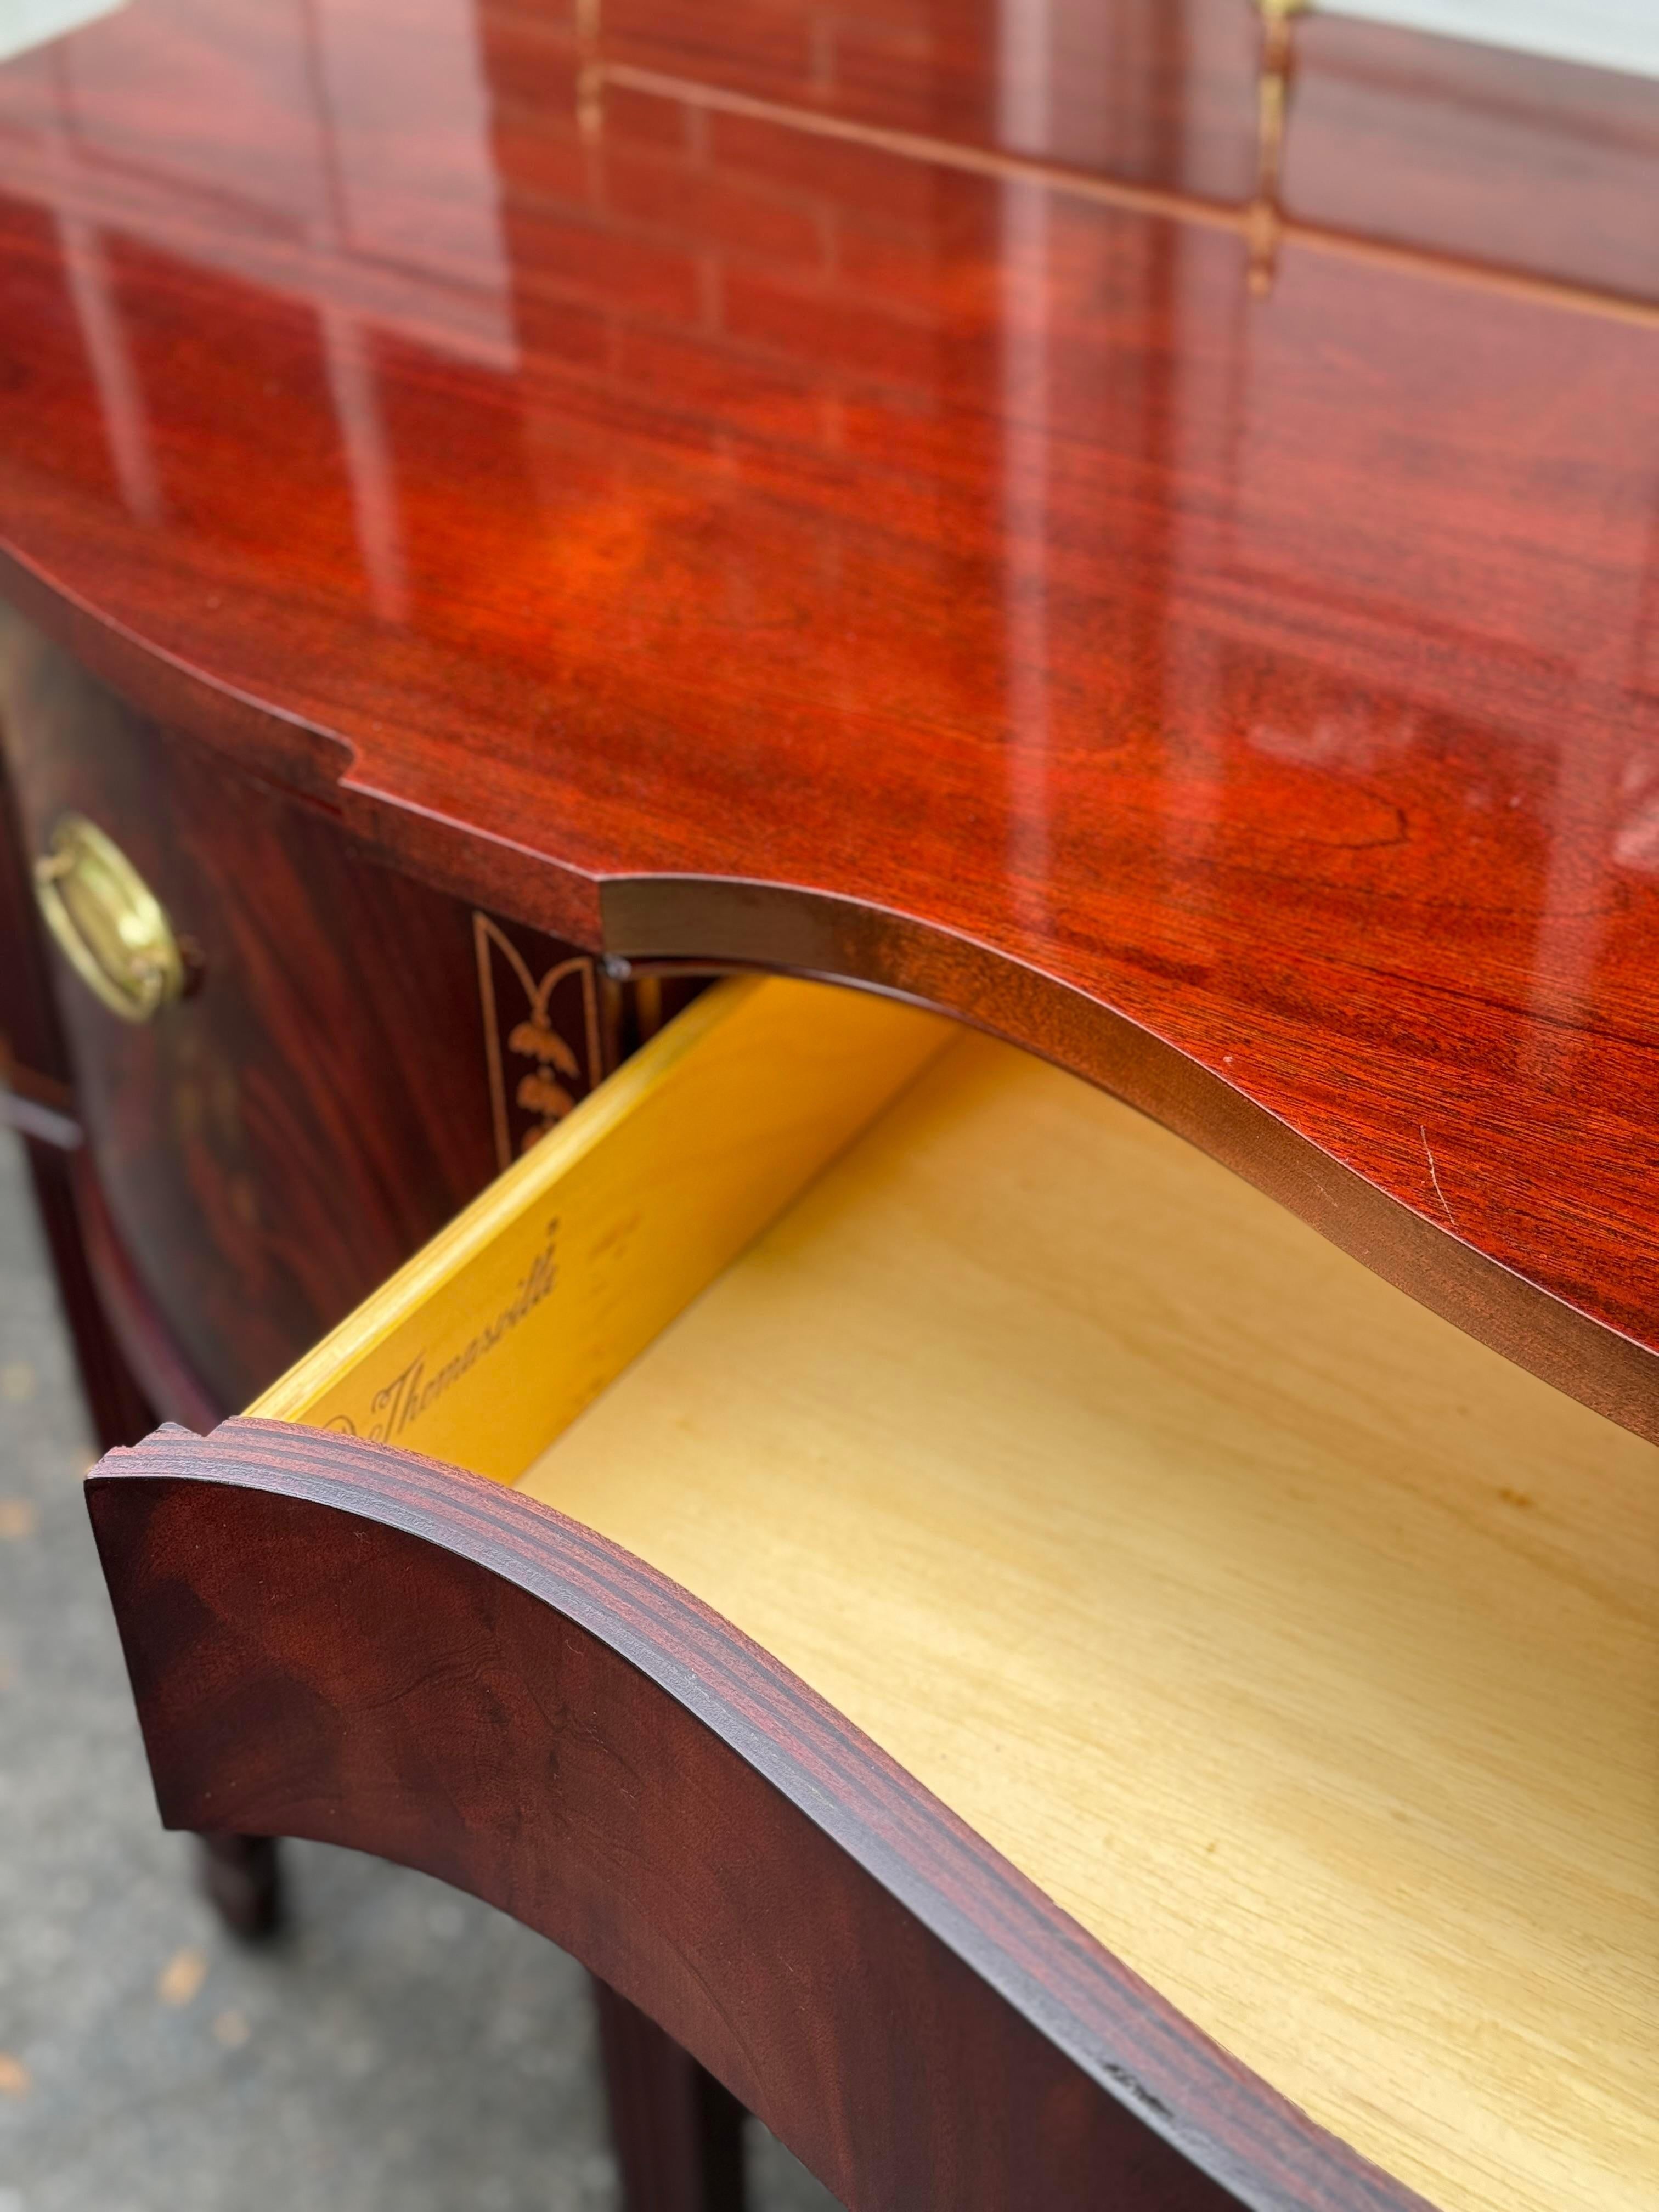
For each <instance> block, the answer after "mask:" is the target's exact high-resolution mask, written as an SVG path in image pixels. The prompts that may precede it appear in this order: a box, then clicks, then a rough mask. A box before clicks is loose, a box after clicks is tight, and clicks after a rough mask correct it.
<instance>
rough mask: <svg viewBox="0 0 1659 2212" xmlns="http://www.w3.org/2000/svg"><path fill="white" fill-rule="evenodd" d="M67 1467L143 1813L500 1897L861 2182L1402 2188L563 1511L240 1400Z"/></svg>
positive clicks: (766, 1665)
mask: <svg viewBox="0 0 1659 2212" xmlns="http://www.w3.org/2000/svg"><path fill="white" fill-rule="evenodd" d="M88 1499H89V1503H90V1505H91V1510H92V1515H93V1521H94V1528H95V1529H96V1532H97V1535H98V1541H99V1546H100V1552H101V1553H102V1556H103V1559H104V1564H105V1571H106V1574H107V1576H108V1578H109V1583H110V1589H111V1594H112V1598H113V1601H114V1605H115V1609H116V1613H117V1617H118V1620H119V1623H120V1627H121V1633H122V1638H123V1642H124V1645H125V1651H126V1656H127V1663H128V1667H129V1669H130V1671H131V1676H132V1682H133V1688H134V1692H135V1695H136V1697H137V1705H138V1711H139V1716H140V1719H141V1721H142V1723H143V1729H144V1737H145V1743H146V1746H147V1748H148V1750H149V1759H150V1765H151V1770H152V1772H153V1773H154V1776H155V1784H156V1791H157V1795H158V1797H159V1799H160V1802H161V1813H162V1817H163V1818H164V1820H167V1822H168V1823H169V1824H170V1825H172V1826H187V1827H197V1828H204V1829H215V1830H219V1831H222V1832H239V1831H240V1832H248V1833H251V1834H286V1835H299V1836H309V1837H314V1838H321V1839H323V1840H325V1841H331V1842H336V1843H343V1844H352V1845H355V1846H356V1847H357V1848H359V1849H362V1850H372V1851H374V1852H377V1853H379V1854H380V1855H381V1856H382V1857H388V1858H392V1859H396V1860H398V1861H401V1862H403V1863H407V1864H410V1865H412V1866H417V1867H421V1868H423V1869H426V1870H428V1872H431V1873H434V1874H436V1875H441V1876H442V1877H443V1878H444V1879H445V1880H446V1881H450V1882H453V1883H455V1884H457V1885H459V1887H463V1888H466V1889H470V1890H472V1891H473V1892H475V1893H477V1895H479V1896H481V1897H484V1898H486V1899H489V1901H490V1902H492V1903H493V1904H495V1905H500V1906H501V1907H502V1908H503V1909H504V1910H505V1911H509V1912H512V1913H513V1914H515V1915H516V1916H517V1917H519V1918H520V1919H522V1920H524V1921H526V1923H528V1924H529V1925H531V1926H532V1927H534V1928H538V1929H541V1931H542V1932H543V1933H544V1934H545V1935H547V1936H550V1937H552V1939H553V1940H554V1941H555V1942H558V1943H560V1944H562V1945H563V1946H564V1947H565V1948H567V1949H568V1950H571V1951H574V1953H575V1954H576V1955H577V1956H578V1957H580V1958H581V1959H582V1960H585V1961H586V1964H587V1965H588V1966H590V1967H591V1968H592V1970H593V1971H594V1972H596V1973H597V1974H598V1975H599V1976H600V1977H601V1978H602V1979H604V1980H605V1982H606V1983H607V1984H610V1986H611V1988H613V1989H615V1990H617V1991H618V1992H620V1994H621V1995H622V1996H623V1997H624V1998H625V1999H626V2000H627V2001H628V2002H629V2003H631V2004H634V2005H637V2006H638V2007H640V2008H641V2009H642V2010H644V2011H645V2012H646V2013H647V2014H648V2015H650V2016H651V2017H652V2018H653V2020H655V2021H659V2023H660V2024H661V2025H662V2026H663V2027H665V2029H666V2030H667V2031H668V2033H670V2034H671V2035H672V2036H673V2037H674V2038H675V2039H676V2040H678V2042H679V2043H681V2044H682V2045H684V2046H685V2047H686V2048H687V2049H688V2050H690V2051H692V2052H693V2053H695V2054H696V2057H698V2058H699V2059H700V2060H702V2062H703V2063H705V2064H707V2066H708V2068H709V2069H710V2070H711V2071H712V2072H713V2073H714V2074H715V2075H717V2076H718V2077H719V2078H720V2080H721V2081H724V2082H725V2083H726V2086H727V2087H729V2088H730V2089H731V2090H732V2093H734V2094H735V2095H737V2096H738V2097H739V2098H740V2099H741V2100H743V2102H744V2104H745V2105H746V2106H749V2108H750V2110H752V2111H754V2112H758V2113H759V2114H760V2115H761V2117H762V2118H763V2119H765V2120H766V2122H767V2123H768V2124H769V2126H770V2127H772V2128H773V2129H774V2130H775V2132H776V2133H777V2134H778V2135H779V2136H781V2138H782V2139H783V2141H784V2142H787V2144H789V2146H790V2147H791V2148H793V2150H794V2151H795V2152H796V2153H797V2154H799V2156H800V2157H801V2158H803V2159H804V2160H805V2162H806V2163H807V2165H809V2166H811V2167H812V2168H813V2170H814V2171H815V2172H817V2173H818V2174H819V2175H820V2176H821V2177H822V2178H823V2180H824V2181H825V2182H826V2183H827V2184H828V2185H829V2187H830V2188H831V2189H833V2190H834V2191H836V2194H837V2195H838V2196H839V2197H841V2198H842V2201H843V2202H844V2203H846V2204H848V2206H849V2207H851V2208H852V2212H1007V2208H1008V2207H1009V2206H1011V2205H1015V2204H1017V2205H1018V2206H1019V2207H1020V2208H1021V2212H1061V2208H1064V2212H1085V2208H1087V2212H1094V2208H1097V2207H1099V2206H1102V2205H1104V2204H1109V2205H1110V2206H1111V2207H1112V2208H1113V2212H1221V2209H1222V2208H1223V2207H1224V2206H1225V2205H1228V2204H1235V2205H1239V2204H1242V2205H1247V2206H1251V2207H1255V2208H1257V2212H1267V2209H1268V2208H1273V2212H1292V2208H1295V2209H1296V2212H1316V2208H1319V2212H1410V2208H1412V2207H1413V2206H1416V2207H1418V2208H1419V2212H1420V2200H1419V2199H1418V2198H1416V2197H1413V2196H1412V2195H1411V2193H1410V2192H1409V2191H1406V2190H1405V2189H1403V2188H1401V2186H1399V2185H1397V2184H1395V2183H1393V2182H1391V2181H1389V2179H1386V2178H1385V2177H1384V2176H1383V2175H1381V2174H1380V2173H1378V2172H1376V2171H1375V2170H1374V2169H1372V2168H1370V2167H1369V2166H1365V2165H1364V2164H1363V2163H1362V2162H1361V2161H1359V2160H1357V2159H1356V2158H1355V2157H1354V2155H1353V2154H1352V2152H1350V2151H1348V2150H1347V2149H1346V2148H1344V2147H1343V2146H1342V2145H1340V2143H1338V2142H1335V2141H1334V2139H1332V2138H1331V2137H1329V2136H1325V2135H1323V2134H1322V2133H1321V2132H1320V2131H1319V2130H1316V2129H1315V2128H1314V2127H1312V2126H1311V2125H1310V2124H1309V2122H1308V2121H1307V2120H1306V2119H1305V2118H1304V2117H1303V2116H1302V2115H1301V2114H1299V2113H1298V2112H1296V2111H1295V2110H1294V2109H1293V2108H1291V2106H1288V2105H1286V2104H1285V2103H1284V2102H1283V2100H1280V2099H1279V2098H1278V2097H1277V2096H1275V2095H1274V2094H1273V2092H1272V2091H1271V2090H1270V2089H1269V2088H1268V2087H1266V2086H1265V2085H1264V2084H1263V2083H1261V2081H1258V2080H1256V2079H1255V2078H1254V2077H1253V2076H1251V2075H1248V2074H1246V2073H1245V2072H1244V2071H1243V2069H1241V2068H1240V2067H1238V2066H1237V2063H1235V2062H1234V2061H1232V2060H1231V2059H1230V2058H1228V2057H1226V2056H1225V2054H1224V2053H1223V2052H1222V2051H1219V2050H1218V2049H1217V2048H1216V2047H1215V2046H1214V2045H1212V2044H1210V2043H1208V2042H1207V2041H1206V2039H1204V2038H1203V2037H1201V2036H1200V2035H1198V2034H1197V2033H1195V2032H1194V2030H1193V2028H1192V2027H1190V2026H1189V2025H1188V2023H1187V2022H1186V2021H1183V2020H1182V2019H1181V2018H1180V2017H1179V2016H1178V2015H1176V2014H1174V2013H1173V2012H1171V2011H1170V2008H1168V2007H1167V2006H1166V2005H1165V2004H1164V2003H1163V2002H1161V2001H1160V2000H1159V1998H1158V1996H1156V1995H1155V1994H1154V1993H1153V1992H1152V1990H1148V1989H1147V1988H1146V1986H1145V1985H1144V1984H1141V1983H1139V1981H1137V1980H1136V1979H1135V1978H1134V1977H1133V1975H1132V1974H1130V1973H1129V1972H1127V1970H1126V1969H1125V1968H1124V1967H1123V1966H1121V1965H1120V1964H1119V1963H1118V1962H1117V1961H1116V1960H1114V1959H1113V1958H1111V1957H1110V1956H1109V1954H1107V1953H1106V1952H1104V1951H1103V1950H1102V1949H1101V1948H1100V1947H1099V1946H1098V1945H1097V1944H1096V1943H1095V1942H1093V1941H1092V1939H1091V1938H1090V1937H1089V1936H1086V1935H1085V1933H1084V1931H1083V1930H1082V1929H1079V1927H1078V1926H1077V1925H1076V1924H1075V1923H1073V1922H1072V1921H1070V1920H1069V1919H1067V1917H1066V1916H1065V1915H1064V1914H1063V1913H1062V1912H1060V1911H1059V1909H1058V1908H1057V1907H1056V1906H1054V1905H1052V1904H1050V1903H1049V1902H1048V1900H1047V1899H1045V1898H1043V1897H1042V1895H1041V1894H1040V1893H1038V1892H1037V1891H1036V1890H1035V1889H1034V1888H1033V1887H1031V1885H1030V1883H1028V1882H1027V1881H1024V1879H1023V1877H1021V1876H1020V1875H1018V1873H1017V1872H1016V1871H1015V1869H1013V1868H1012V1866H1010V1865H1009V1864H1008V1863H1006V1861H1004V1860H1002V1859H1000V1857H998V1856H997V1855H996V1854H995V1853H994V1852H993V1851H992V1850H989V1849H988V1847H987V1845H986V1844H983V1843H982V1842H981V1841H980V1840H979V1838H976V1837H975V1835H973V1834H972V1832H970V1831H969V1830H968V1829H967V1828H965V1827H964V1826H963V1824H962V1823H961V1822H960V1821H958V1820H956V1819H955V1818H954V1816H953V1815H951V1814H950V1813H948V1812H947V1811H946V1810H945V1808H944V1807H942V1806H941V1805H939V1803H938V1802H937V1801H935V1800H934V1799H933V1798H932V1797H930V1796H928V1795H927V1792H926V1791H925V1790H921V1788H919V1787H918V1785H917V1784H915V1783H914V1782H913V1781H911V1780H910V1778H908V1776H907V1775H905V1774H904V1773H903V1772H902V1771H901V1770H900V1769H898V1768H897V1767H896V1766H895V1765H893V1764H892V1762H891V1761H890V1760H889V1759H886V1758H885V1757H884V1755H883V1754H882V1753H880V1752H878V1750H877V1749H876V1748H875V1747H874V1746H873V1745H872V1744H871V1743H869V1742H868V1741H866V1739H865V1738H863V1737H862V1736H860V1735H859V1734H858V1732H857V1731H856V1730H855V1729H853V1728H851V1727H850V1726H849V1725H848V1723H846V1722H845V1721H843V1720H842V1719H841V1718H840V1717H838V1716H837V1715H836V1714H835V1713H834V1712H833V1711H830V1710H829V1708H828V1707H826V1706H825V1705H823V1704H822V1703H821V1702H820V1701H819V1700H818V1699H817V1698H815V1697H814V1696H813V1695H812V1694H811V1692H809V1691H808V1690H807V1689H806V1688H805V1686H804V1685H802V1684H801V1683H800V1682H799V1681H798V1680H795V1678H794V1677H793V1676H792V1675H790V1674H787V1672H786V1671H785V1670H784V1669H783V1668H781V1667H780V1666H778V1665H777V1663H776V1662H775V1661H772V1660H770V1659H769V1658H768V1657H767V1656H765V1655H764V1654H763V1652H761V1651H759V1650H757V1649H755V1647H753V1646H752V1645H750V1644H748V1643H747V1642H746V1641H745V1640H744V1638H741V1637H739V1636H738V1634H737V1633H736V1632H735V1631H733V1630H732V1628H730V1627H729V1626H727V1625H726V1623H724V1622H722V1621H721V1620H719V1619H718V1618H717V1617H716V1616H715V1615H714V1614H713V1613H709V1612H708V1609H707V1608H706V1607H702V1606H701V1605H699V1604H698V1603H697V1602H696V1601H695V1600H694V1599H692V1598H691V1597H690V1596H689V1595H687V1594H686V1593H685V1592H684V1591H683V1590H681V1589H678V1587H677V1586H676V1585H674V1584H673V1583H670V1582H668V1581H666V1580H665V1579H664V1578H663V1577H661V1576H659V1575H657V1574H656V1573H654V1572H653V1571H652V1570H651V1569H649V1568H647V1567H646V1566H645V1565H642V1564H641V1562H640V1561H638V1560H636V1559H632V1558H630V1557H629V1555H628V1554H627V1553H623V1552H620V1551H618V1550H617V1548H616V1547H614V1546H612V1545H610V1544H608V1543H606V1542H605V1541H603V1540H602V1539H601V1538H599V1537H597V1536H595V1535H593V1534H592V1533H591V1532H589V1531H588V1530H586V1529H584V1528H580V1526H579V1525H577V1524H576V1523H574V1522H569V1521H567V1520H565V1519H564V1518H563V1517H562V1516H560V1515H558V1514H556V1513H553V1512H551V1511H550V1510H548V1509H547V1508H545V1507H544V1506H540V1505H538V1504H535V1503H534V1502H533V1501H532V1500H530V1499H527V1498H520V1497H519V1496H517V1495H516V1494H515V1493H514V1492H511V1491H507V1490H503V1489H501V1488H500V1487H498V1486H495V1485H493V1484H489V1483H486V1482H483V1481H480V1480H477V1478H475V1477H473V1476H471V1475H465V1474H460V1473H459V1472H458V1471H457V1470H455V1469H453V1468H445V1467H441V1466H440V1465H438V1464H437V1463H436V1462H431V1461H426V1460H422V1459H418V1458H416V1457H415V1456H414V1455H411V1454H410V1453H406V1452H399V1451H393V1450H391V1449H387V1448H386V1447H385V1446H382V1445H375V1444H367V1443H360V1442H358V1441H356V1440H355V1439H348V1438H344V1437H336V1436H325V1435H323V1434H320V1433H318V1432H314V1431H307V1430H303V1429H295V1428H289V1427H288V1426H286V1425H283V1424H280V1423H273V1422H264V1421H245V1420H241V1421H230V1422H227V1423H226V1424H225V1425H223V1426H222V1427H221V1428H220V1429H218V1430H217V1431H215V1433H214V1434H213V1435H212V1436H210V1437H206V1438H198V1437H191V1436H188V1435H185V1433H183V1432H182V1431H178V1430H172V1431H160V1432H158V1433H157V1435H156V1436H155V1437H153V1438H151V1439H150V1440H149V1442H148V1443H145V1444H143V1445H141V1446H140V1447H138V1449H137V1450H135V1451H131V1452H117V1453H113V1454H112V1455H110V1456H109V1457H108V1458H107V1459H106V1460H105V1461H104V1462H102V1464H101V1465H100V1468H97V1469H95V1470H94V1474H92V1476H91V1477H90V1478H89V1481H88Z"/></svg>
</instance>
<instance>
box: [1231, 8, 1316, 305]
mask: <svg viewBox="0 0 1659 2212" xmlns="http://www.w3.org/2000/svg"><path fill="white" fill-rule="evenodd" d="M1305 4H1306V0H1257V7H1258V10H1259V12H1260V14H1261V64H1260V65H1259V67H1258V69H1257V71H1256V154H1255V159H1256V178H1255V199H1254V200H1253V201H1252V203H1251V204H1250V210H1249V219H1248V223H1247V228H1246V231H1245V242H1246V245H1247V246H1248V247H1249V256H1250V289H1251V291H1252V292H1254V293H1255V294H1256V295H1258V296H1260V295H1262V294H1264V293H1267V292H1269V291H1271V290H1272V289H1273V276H1274V274H1275V272H1276V271H1277V269H1278V266H1279V238H1280V235H1281V233H1282V232H1283V229H1284V214H1283V210H1282V209H1281V206H1280V203H1279V178H1280V174H1281V172H1282V170H1283V167H1284V162H1285V121H1286V119H1287V117H1288V114H1289V111H1290V99H1291V21H1292V19H1293V18H1294V17H1295V16H1297V15H1300V14H1301V13H1302V10H1303V8H1304V5H1305Z"/></svg>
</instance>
